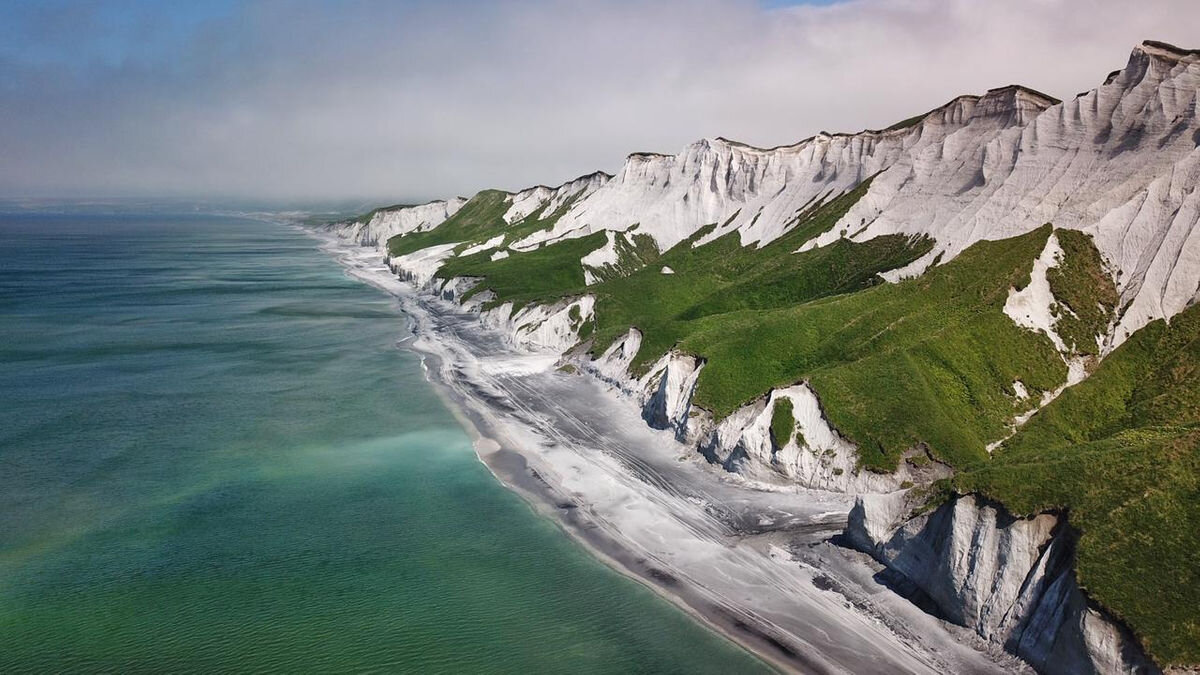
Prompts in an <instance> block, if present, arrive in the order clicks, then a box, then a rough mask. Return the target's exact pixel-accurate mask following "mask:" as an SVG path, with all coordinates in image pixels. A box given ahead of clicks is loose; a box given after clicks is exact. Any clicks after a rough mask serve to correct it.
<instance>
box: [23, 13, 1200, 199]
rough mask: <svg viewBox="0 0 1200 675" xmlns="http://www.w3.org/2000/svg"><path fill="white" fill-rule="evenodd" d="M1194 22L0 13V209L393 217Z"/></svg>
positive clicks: (763, 135) (1046, 64) (927, 98)
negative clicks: (198, 208) (358, 208)
mask: <svg viewBox="0 0 1200 675" xmlns="http://www.w3.org/2000/svg"><path fill="white" fill-rule="evenodd" d="M1197 27H1200V2H1197V1H1196V0H1139V2H1137V3H1133V2H1130V1H1129V0H1004V1H1003V2H998V1H996V0H841V1H837V0H814V1H811V2H794V1H793V2H788V1H781V0H761V1H760V0H662V1H661V2H651V1H647V0H611V1H608V0H562V1H552V0H494V1H486V2H485V1H483V0H434V1H421V0H411V1H404V0H391V1H376V0H347V1H344V2H334V1H333V0H263V1H254V2H249V1H247V2H237V1H235V0H205V1H204V2H199V1H187V2H173V1H169V0H157V1H154V0H113V1H110V2H103V1H99V0H92V1H76V2H66V1H63V0H0V198H41V197H62V198H95V197H137V198H151V197H153V198H192V199H210V200H212V199H261V200H280V201H288V200H296V201H305V202H313V201H319V200H337V199H363V200H368V201H370V200H377V201H381V202H382V201H387V202H409V201H420V200H426V199H433V198H438V197H445V196H452V195H470V194H473V193H474V192H476V191H478V190H479V189H482V188H489V187H496V188H502V189H509V190H516V189H520V188H522V187H526V186H529V185H535V184H550V185H554V184H558V183H561V182H564V181H566V180H569V179H571V178H573V177H575V176H578V175H581V174H584V173H588V172H591V171H594V170H597V169H602V170H606V171H609V172H610V173H611V172H616V171H617V170H619V169H620V166H621V163H622V162H623V161H624V158H625V156H626V155H627V154H629V153H631V152H635V151H656V152H677V151H679V150H680V149H681V148H682V147H683V146H684V145H686V144H687V143H689V142H692V141H694V140H697V139H700V138H705V137H714V136H724V137H727V138H732V139H736V140H740V141H743V142H746V143H750V144H753V145H759V146H774V145H780V144H785V143H790V142H793V141H796V140H799V139H801V138H805V137H807V136H810V135H812V134H814V133H816V132H818V131H822V130H825V131H857V130H860V129H864V128H880V127H884V126H887V125H889V124H891V123H893V122H895V121H897V120H900V119H903V118H906V117H910V116H912V115H914V114H917V113H920V112H923V111H926V110H929V109H931V108H934V107H936V106H938V105H941V104H942V103H945V102H946V101H948V100H950V99H951V98H953V97H955V96H957V95H959V94H964V93H982V92H983V91H985V90H987V89H989V88H992V87H997V86H1003V85H1006V84H1011V83H1019V84H1024V85H1026V86H1030V87H1033V88H1034V89H1038V90H1040V91H1044V92H1046V93H1049V94H1052V95H1054V96H1057V97H1059V98H1068V97H1071V96H1074V95H1075V94H1076V93H1077V92H1081V91H1085V90H1088V89H1091V88H1094V87H1095V86H1097V85H1099V84H1100V82H1101V81H1103V79H1104V77H1105V75H1106V74H1107V73H1109V72H1110V71H1112V70H1115V69H1118V68H1120V67H1122V66H1123V65H1124V64H1125V62H1126V60H1127V59H1128V55H1129V51H1130V50H1131V49H1132V48H1133V47H1134V45H1136V44H1137V43H1139V42H1141V41H1142V40H1144V39H1156V40H1162V41H1166V42H1171V43H1174V44H1177V45H1179V46H1182V47H1188V48H1196V47H1200V29H1198V28H1197Z"/></svg>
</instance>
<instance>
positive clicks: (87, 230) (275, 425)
mask: <svg viewBox="0 0 1200 675" xmlns="http://www.w3.org/2000/svg"><path fill="white" fill-rule="evenodd" d="M404 326H405V323H404V318H403V316H402V315H401V314H400V313H399V311H398V309H397V307H396V304H395V303H394V301H392V300H391V299H390V298H388V297H387V296H386V295H384V294H382V293H381V292H379V291H377V290H375V289H372V288H369V287H367V286H365V285H362V284H360V283H358V282H356V281H353V280H351V279H349V278H347V277H346V276H345V275H344V274H343V273H342V271H341V270H340V268H338V266H337V265H336V264H335V263H334V262H333V261H332V260H331V259H330V258H329V257H327V256H326V255H325V254H323V253H321V252H320V251H318V250H316V248H315V245H314V242H313V241H312V240H311V239H309V238H307V237H305V236H304V235H303V234H301V233H299V232H296V231H295V230H292V229H290V228H287V227H285V226H281V225H272V224H266V223H260V222H254V221H248V220H239V219H230V218H216V217H198V216H189V217H163V216H78V215H76V216H47V215H20V216H2V217H0V672H3V673H16V672H98V671H103V672H120V673H133V672H152V673H162V672H204V673H213V672H368V671H369V672H453V673H484V672H510V673H511V672H519V673H537V672H561V673H568V672H569V673H631V672H659V673H667V672H677V673H704V672H710V673H740V672H756V671H759V670H762V669H763V665H762V664H761V663H760V662H758V661H756V660H755V659H753V658H752V657H750V656H749V655H748V654H746V653H745V652H743V651H741V650H740V649H738V648H737V647H735V646H733V645H732V644H730V643H728V642H727V641H725V640H724V639H722V638H720V637H717V636H716V635H714V634H712V633H710V632H708V631H707V630H705V629H703V628H701V627H700V626H699V625H697V624H696V623H694V622H693V621H692V620H691V619H689V618H688V617H687V616H685V615H684V614H683V613H682V612H680V611H679V610H677V609H676V608H674V607H673V606H671V605H670V604H668V603H667V602H665V601H664V600H662V599H660V598H658V597H657V596H655V595H654V594H653V593H651V592H650V591H648V590H647V589H645V588H643V587H641V586H640V585H638V584H637V583H635V582H633V581H631V580H629V579H626V578H624V577H622V576H620V575H619V574H617V573H616V572H614V571H612V570H609V569H608V568H607V567H605V566H604V565H602V564H600V563H599V562H597V561H596V560H594V559H593V558H591V557H590V556H589V555H588V554H587V553H586V552H585V551H583V550H582V549H580V548H579V547H578V546H577V545H575V544H574V543H573V542H571V541H570V540H569V539H568V538H567V537H566V536H565V535H564V534H563V533H562V532H560V531H559V530H558V528H557V527H556V526H555V525H554V524H553V523H551V522H549V521H548V520H546V519H544V518H542V517H540V516H538V515H536V514H535V513H534V512H533V511H532V510H531V509H530V508H529V507H528V506H527V505H526V504H524V503H523V502H522V501H521V500H520V499H519V498H518V497H517V496H516V495H514V494H512V493H510V492H509V491H507V490H506V489H504V488H503V487H502V486H501V485H499V484H498V483H497V482H496V481H495V480H494V479H493V477H492V476H491V475H490V474H489V473H488V472H487V470H486V469H485V468H484V467H483V466H482V465H481V464H480V463H479V462H478V460H477V459H476V457H475V455H474V453H473V450H472V448H471V445H470V442H469V440H468V438H467V436H466V435H465V433H464V432H463V430H462V429H461V428H459V427H458V426H457V424H456V422H455V420H454V418H453V417H452V416H451V414H450V413H449V411H448V410H446V408H445V407H444V406H443V404H442V403H441V402H440V400H439V399H438V398H436V396H435V395H434V393H433V391H432V390H431V389H430V386H429V384H428V383H427V382H425V381H424V380H423V379H422V375H421V370H420V364H419V361H418V360H417V358H416V356H415V355H413V354H412V353H410V352H408V351H405V350H403V349H400V348H397V346H396V342H397V340H399V339H401V338H403V337H404V333H405V330H404Z"/></svg>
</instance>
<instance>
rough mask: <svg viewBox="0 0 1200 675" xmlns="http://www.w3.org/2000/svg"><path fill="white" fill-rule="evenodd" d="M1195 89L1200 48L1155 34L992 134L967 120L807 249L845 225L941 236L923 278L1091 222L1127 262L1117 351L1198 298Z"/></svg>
mask: <svg viewBox="0 0 1200 675" xmlns="http://www.w3.org/2000/svg"><path fill="white" fill-rule="evenodd" d="M1198 92H1200V54H1197V53H1195V52H1184V51H1182V50H1176V49H1174V48H1169V47H1166V46H1163V45H1159V44H1158V43H1145V44H1143V45H1141V46H1139V47H1137V48H1136V49H1134V51H1133V53H1132V55H1131V56H1130V59H1129V62H1128V64H1127V65H1126V66H1125V68H1124V69H1122V70H1120V71H1118V72H1117V73H1114V74H1113V75H1112V76H1110V78H1109V79H1108V81H1107V82H1105V83H1104V84H1103V85H1102V86H1100V87H1098V88H1097V89H1095V90H1092V91H1090V92H1087V93H1085V94H1082V95H1080V96H1079V97H1077V98H1075V99H1073V100H1069V101H1065V102H1063V103H1061V104H1058V105H1054V106H1051V107H1049V108H1048V109H1046V110H1045V111H1044V112H1041V113H1040V114H1036V115H1033V114H1029V113H1026V114H1025V115H1024V117H1026V119H1025V120H1024V121H1025V123H1024V124H1016V125H1009V126H1002V127H998V128H997V129H996V130H995V131H994V133H991V134H978V133H975V132H974V131H973V130H972V129H971V127H970V126H969V125H968V127H966V128H964V129H961V130H959V131H958V132H956V133H952V134H949V135H948V136H947V137H946V138H945V139H944V140H943V141H942V142H940V143H938V144H936V145H931V146H930V147H928V148H925V149H924V151H923V152H922V153H920V154H919V155H917V156H916V157H915V158H914V161H913V162H911V163H910V164H905V165H896V166H893V167H890V168H888V169H887V170H885V171H884V172H883V173H881V174H880V175H879V176H877V177H876V178H875V180H874V181H873V182H872V184H871V187H870V190H869V191H868V193H867V195H866V196H865V197H864V198H863V199H862V200H860V201H859V202H858V204H856V205H855V206H854V207H853V208H851V209H850V211H849V212H847V213H846V215H845V216H844V217H843V218H842V219H841V221H840V222H839V223H838V224H837V225H835V226H834V228H833V229H832V230H831V231H829V232H827V233H825V234H824V235H821V236H820V237H818V238H817V239H816V240H814V241H813V242H811V243H810V245H812V246H816V245H823V244H825V243H828V242H830V241H833V240H834V239H836V238H838V237H840V236H843V232H844V231H846V230H849V231H850V234H849V235H848V236H850V237H851V238H852V239H855V240H858V241H863V240H866V239H870V238H872V237H877V236H880V235H884V234H893V233H905V234H918V233H919V234H925V235H929V236H931V237H933V238H934V239H935V241H936V242H937V243H936V245H935V247H934V249H933V250H932V251H931V252H930V253H929V254H928V255H926V256H925V257H924V258H922V259H921V260H918V261H917V262H916V263H914V265H913V266H911V268H910V269H909V270H906V272H907V273H908V274H914V273H919V272H920V271H921V270H923V269H924V268H925V267H927V266H928V265H929V264H931V263H932V262H933V261H934V260H935V259H939V256H940V260H941V261H942V262H945V261H947V260H949V259H951V258H953V257H954V256H955V255H957V254H958V253H961V252H962V251H963V250H964V249H966V248H967V247H968V246H970V245H971V244H973V243H975V242H976V241H980V240H983V239H993V240H994V239H1004V238H1008V237H1013V236H1016V235H1019V234H1023V233H1025V232H1028V231H1030V230H1033V229H1035V228H1037V227H1039V226H1041V225H1043V224H1045V223H1048V222H1049V223H1053V224H1054V225H1055V226H1056V227H1060V228H1069V229H1079V230H1084V231H1086V232H1088V233H1089V234H1092V235H1093V237H1094V239H1095V241H1096V244H1097V247H1098V248H1099V250H1100V252H1101V254H1102V255H1103V256H1104V258H1105V259H1106V260H1107V261H1108V262H1109V263H1110V264H1111V265H1112V266H1113V267H1114V269H1115V270H1117V285H1118V290H1119V292H1120V293H1121V306H1122V307H1123V308H1124V310H1123V314H1122V316H1121V319H1120V321H1119V324H1118V326H1117V330H1116V332H1115V334H1114V336H1113V339H1112V341H1111V342H1110V345H1109V348H1110V349H1111V348H1112V347H1113V346H1115V345H1117V344H1119V343H1120V342H1121V341H1123V340H1124V339H1125V338H1126V337H1128V336H1129V334H1131V333H1132V332H1133V331H1135V330H1137V329H1138V328H1140V327H1142V326H1144V325H1145V324H1146V323H1148V322H1149V321H1151V320H1153V319H1156V318H1170V317H1172V316H1174V315H1175V314H1177V313H1178V312H1180V311H1182V310H1183V309H1184V308H1185V307H1186V306H1187V305H1188V304H1190V303H1191V302H1193V301H1194V300H1195V299H1196V297H1197V289H1198V287H1200V231H1198V229H1197V227H1196V224H1197V220H1198V218H1200V195H1198V194H1197V185H1200V148H1198V146H1200V111H1198V108H1197V95H1198ZM864 226H865V227H864Z"/></svg>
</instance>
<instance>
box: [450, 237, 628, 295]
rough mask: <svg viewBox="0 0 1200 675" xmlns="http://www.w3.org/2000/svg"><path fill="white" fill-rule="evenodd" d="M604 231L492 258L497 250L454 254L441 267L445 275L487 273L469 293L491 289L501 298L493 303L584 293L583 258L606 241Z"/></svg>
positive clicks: (457, 275) (480, 274)
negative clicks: (498, 258)
mask: <svg viewBox="0 0 1200 675" xmlns="http://www.w3.org/2000/svg"><path fill="white" fill-rule="evenodd" d="M604 241H605V235H604V233H603V232H597V233H595V234H590V235H588V236H586V237H580V238H578V239H567V240H565V241H562V242H559V243H556V244H552V245H549V246H543V247H541V248H537V249H534V250H532V251H527V252H525V253H517V252H514V253H513V254H512V255H510V256H509V257H507V258H503V259H501V260H491V259H490V258H491V255H492V253H494V251H490V250H489V251H483V252H482V253H476V254H474V255H470V256H464V257H461V258H451V259H449V260H447V261H446V264H445V265H443V266H442V268H441V269H440V270H438V276H439V277H441V278H443V279H450V278H453V277H484V280H483V281H482V282H481V283H480V284H479V285H478V286H476V287H475V288H473V289H471V291H470V292H469V293H467V294H466V297H471V296H473V295H475V294H476V293H480V292H482V291H484V290H491V291H493V292H494V293H496V295H497V299H496V300H495V301H494V302H493V303H491V304H499V303H500V302H506V301H507V302H512V303H513V304H514V306H515V307H517V308H519V307H522V306H524V305H526V304H528V303H530V302H534V301H540V302H552V301H553V300H556V299H558V298H560V297H564V296H570V295H581V294H583V293H584V292H585V290H586V288H587V287H586V286H585V284H584V278H583V265H580V264H579V259H580V258H582V257H583V256H585V255H587V254H588V253H591V252H592V251H594V250H596V249H597V248H600V247H601V246H603V245H604Z"/></svg>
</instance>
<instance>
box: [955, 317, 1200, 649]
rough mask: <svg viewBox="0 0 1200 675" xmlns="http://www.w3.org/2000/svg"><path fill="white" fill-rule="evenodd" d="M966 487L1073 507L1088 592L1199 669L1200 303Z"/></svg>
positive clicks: (1119, 360) (963, 477)
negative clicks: (1195, 664)
mask: <svg viewBox="0 0 1200 675" xmlns="http://www.w3.org/2000/svg"><path fill="white" fill-rule="evenodd" d="M955 486H956V489H958V490H959V491H962V492H981V493H984V494H986V495H988V496H990V497H993V498H995V499H997V500H999V501H1001V502H1003V503H1004V504H1005V505H1006V506H1008V508H1010V509H1012V510H1013V511H1014V512H1016V513H1021V514H1032V513H1037V512H1039V511H1044V510H1047V509H1062V510H1065V511H1066V512H1067V514H1068V518H1069V520H1070V522H1071V524H1072V525H1073V526H1074V527H1075V528H1077V529H1078V530H1079V531H1080V533H1081V537H1080V540H1079V553H1078V566H1077V570H1078V574H1079V582H1080V584H1081V585H1082V586H1083V587H1084V588H1085V589H1086V590H1087V592H1088V594H1089V595H1090V596H1091V597H1092V598H1093V599H1095V600H1097V601H1099V602H1100V603H1101V604H1103V605H1104V606H1105V607H1107V608H1108V609H1110V610H1112V611H1113V612H1115V613H1116V614H1117V615H1118V616H1121V617H1122V618H1124V619H1125V621H1126V622H1127V623H1128V624H1129V626H1130V627H1131V628H1132V629H1133V630H1134V632H1135V633H1137V635H1138V636H1139V638H1141V640H1142V643H1143V644H1144V645H1145V646H1146V648H1147V649H1148V650H1149V651H1150V652H1151V654H1153V655H1154V656H1155V657H1156V658H1157V659H1158V660H1159V662H1160V663H1162V664H1164V665H1165V664H1172V663H1180V664H1182V663H1197V662H1200V306H1195V307H1192V308H1190V309H1188V310H1187V311H1185V312H1184V313H1182V314H1180V315H1179V316H1177V317H1175V318H1174V319H1173V320H1172V322H1171V324H1170V326H1168V325H1167V324H1166V323H1165V322H1163V321H1156V322H1154V323H1152V324H1150V325H1148V326H1146V327H1145V328H1143V329H1142V330H1140V331H1138V332H1137V333H1135V334H1134V335H1133V336H1132V337H1130V339H1129V340H1128V341H1127V342H1125V343H1124V344H1123V345H1121V347H1119V348H1118V349H1117V350H1115V351H1114V352H1113V353H1112V354H1110V355H1109V356H1108V357H1107V358H1106V359H1105V360H1104V361H1103V362H1101V365H1100V366H1099V368H1097V370H1096V372H1095V373H1094V374H1093V375H1092V376H1091V377H1090V378H1088V379H1087V380H1085V381H1084V382H1083V383H1081V384H1079V385H1077V386H1075V387H1072V388H1071V389H1068V390H1067V391H1065V392H1063V394H1062V396H1060V397H1059V398H1058V399H1057V400H1055V401H1054V402H1053V403H1051V404H1050V405H1049V406H1047V407H1046V408H1045V409H1043V410H1042V411H1040V412H1039V413H1038V414H1037V415H1035V416H1034V417H1033V419H1031V420H1030V421H1029V423H1028V424H1026V426H1025V427H1024V428H1022V429H1021V431H1020V432H1019V433H1018V434H1017V435H1016V436H1014V437H1013V438H1011V439H1010V440H1009V441H1008V442H1006V443H1005V444H1004V445H1003V446H1002V447H1001V448H1000V449H998V450H997V451H996V452H995V454H994V456H993V459H992V461H990V462H987V463H985V464H982V465H980V466H978V467H975V468H974V469H971V470H968V471H965V472H962V473H960V474H959V475H958V476H957V477H956V479H955Z"/></svg>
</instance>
